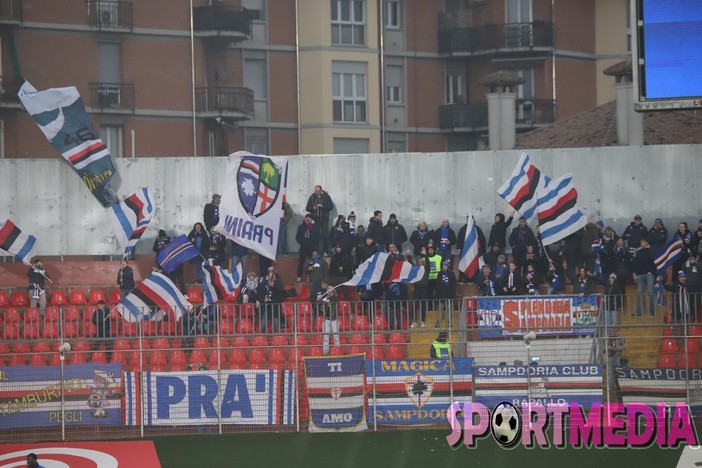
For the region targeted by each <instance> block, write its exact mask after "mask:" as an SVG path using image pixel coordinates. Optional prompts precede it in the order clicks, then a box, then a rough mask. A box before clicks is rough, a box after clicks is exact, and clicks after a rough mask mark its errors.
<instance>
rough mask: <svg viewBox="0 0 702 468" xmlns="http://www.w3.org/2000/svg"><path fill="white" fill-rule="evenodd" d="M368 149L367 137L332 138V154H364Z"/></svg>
mask: <svg viewBox="0 0 702 468" xmlns="http://www.w3.org/2000/svg"><path fill="white" fill-rule="evenodd" d="M369 151H370V142H369V141H368V139H367V138H334V154H366V153H368V152H369Z"/></svg>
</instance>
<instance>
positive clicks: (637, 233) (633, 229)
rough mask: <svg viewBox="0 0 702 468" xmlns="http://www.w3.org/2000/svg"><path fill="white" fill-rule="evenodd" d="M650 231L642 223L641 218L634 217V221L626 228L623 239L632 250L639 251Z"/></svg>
mask: <svg viewBox="0 0 702 468" xmlns="http://www.w3.org/2000/svg"><path fill="white" fill-rule="evenodd" d="M646 234H648V229H646V226H644V225H643V224H642V223H641V216H639V215H636V216H634V221H633V222H632V223H631V224H630V225H628V226H627V227H626V229H625V230H624V234H622V237H623V238H624V240H625V241H626V242H627V246H628V247H629V248H630V249H632V248H633V249H638V248H639V246H640V245H641V239H643V238H644V237H646Z"/></svg>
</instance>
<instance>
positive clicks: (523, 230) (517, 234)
mask: <svg viewBox="0 0 702 468" xmlns="http://www.w3.org/2000/svg"><path fill="white" fill-rule="evenodd" d="M536 244H537V241H536V236H535V235H534V231H532V230H531V228H530V227H529V226H528V225H527V222H526V219H525V218H524V217H522V218H520V219H519V224H518V225H517V227H515V228H514V229H512V233H511V234H510V235H509V245H510V247H512V256H513V257H514V261H515V262H517V265H520V266H521V265H524V263H526V253H527V246H529V245H533V246H536Z"/></svg>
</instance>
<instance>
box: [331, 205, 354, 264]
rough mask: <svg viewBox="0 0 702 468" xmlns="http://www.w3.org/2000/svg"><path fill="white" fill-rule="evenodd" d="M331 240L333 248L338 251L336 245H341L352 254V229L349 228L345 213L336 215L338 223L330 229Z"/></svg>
mask: <svg viewBox="0 0 702 468" xmlns="http://www.w3.org/2000/svg"><path fill="white" fill-rule="evenodd" d="M329 242H330V243H331V245H332V250H334V252H332V253H335V252H336V246H337V245H340V246H341V249H342V250H343V251H344V252H346V253H347V254H349V255H350V254H351V249H352V248H353V242H352V240H351V231H350V230H349V223H347V222H346V217H345V216H344V215H339V216H337V217H336V223H334V226H332V228H331V230H330V231H329Z"/></svg>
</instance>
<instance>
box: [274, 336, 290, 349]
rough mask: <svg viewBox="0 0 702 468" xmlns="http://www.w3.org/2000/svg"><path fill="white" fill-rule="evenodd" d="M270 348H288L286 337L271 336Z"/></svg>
mask: <svg viewBox="0 0 702 468" xmlns="http://www.w3.org/2000/svg"><path fill="white" fill-rule="evenodd" d="M271 346H277V347H279V348H285V347H287V346H288V337H287V336H285V335H273V338H271Z"/></svg>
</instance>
